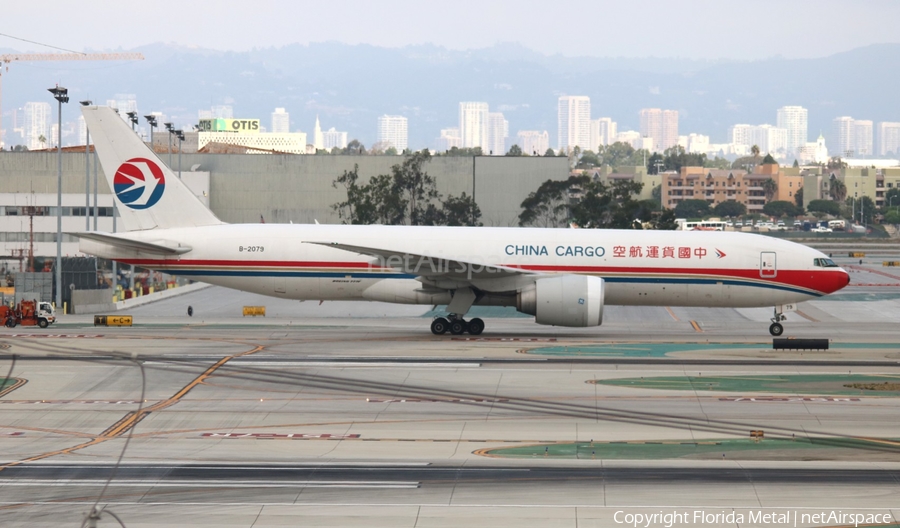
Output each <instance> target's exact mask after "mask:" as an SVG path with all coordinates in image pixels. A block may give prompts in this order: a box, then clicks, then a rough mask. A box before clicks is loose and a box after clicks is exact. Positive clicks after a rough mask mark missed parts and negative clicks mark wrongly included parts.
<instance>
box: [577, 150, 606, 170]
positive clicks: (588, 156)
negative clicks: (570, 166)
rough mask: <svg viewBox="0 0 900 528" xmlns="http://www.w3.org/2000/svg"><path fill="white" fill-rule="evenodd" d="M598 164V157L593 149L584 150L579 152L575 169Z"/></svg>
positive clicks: (592, 166)
mask: <svg viewBox="0 0 900 528" xmlns="http://www.w3.org/2000/svg"><path fill="white" fill-rule="evenodd" d="M599 166H600V158H598V157H597V155H596V154H594V152H593V151H590V150H585V151H583V152H582V153H581V157H580V158H578V164H577V165H575V168H576V169H592V168H594V167H599Z"/></svg>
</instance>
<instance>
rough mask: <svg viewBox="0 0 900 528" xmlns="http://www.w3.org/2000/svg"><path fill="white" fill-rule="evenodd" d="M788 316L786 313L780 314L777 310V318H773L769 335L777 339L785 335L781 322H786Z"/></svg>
mask: <svg viewBox="0 0 900 528" xmlns="http://www.w3.org/2000/svg"><path fill="white" fill-rule="evenodd" d="M786 320H787V316H785V315H784V313H782V312H779V311H778V308H777V307H776V308H775V316H774V317H772V324H771V325H769V333H770V334H772V335H773V336H775V337H778V336H780V335H781V334H783V333H784V326H782V325H781V321H786Z"/></svg>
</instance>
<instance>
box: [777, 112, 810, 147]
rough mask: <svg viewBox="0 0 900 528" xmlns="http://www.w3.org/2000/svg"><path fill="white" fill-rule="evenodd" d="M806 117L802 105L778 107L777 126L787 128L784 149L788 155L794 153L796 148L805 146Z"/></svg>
mask: <svg viewBox="0 0 900 528" xmlns="http://www.w3.org/2000/svg"><path fill="white" fill-rule="evenodd" d="M808 118H809V115H808V111H807V110H806V108H803V107H802V106H782V107H781V108H779V109H778V112H777V125H778V128H784V129H786V130H787V139H786V144H785V150H786V151H787V155H788V156H793V155H796V153H797V149H799V148H800V147H805V146H806V141H807V137H808V136H809V132H808Z"/></svg>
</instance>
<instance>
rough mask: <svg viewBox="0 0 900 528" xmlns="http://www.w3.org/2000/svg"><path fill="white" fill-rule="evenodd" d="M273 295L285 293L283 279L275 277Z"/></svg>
mask: <svg viewBox="0 0 900 528" xmlns="http://www.w3.org/2000/svg"><path fill="white" fill-rule="evenodd" d="M274 280H275V293H287V288H286V287H285V280H284V277H275V279H274Z"/></svg>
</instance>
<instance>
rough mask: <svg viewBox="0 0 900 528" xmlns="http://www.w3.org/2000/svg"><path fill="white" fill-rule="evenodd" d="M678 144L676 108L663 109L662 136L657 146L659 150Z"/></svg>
mask: <svg viewBox="0 0 900 528" xmlns="http://www.w3.org/2000/svg"><path fill="white" fill-rule="evenodd" d="M677 144H678V110H663V113H662V138H661V139H660V142H659V146H658V147H657V148H658V149H659V151H660V152H662V151H664V150H666V149H667V148H672V147H674V146H675V145H677Z"/></svg>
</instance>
